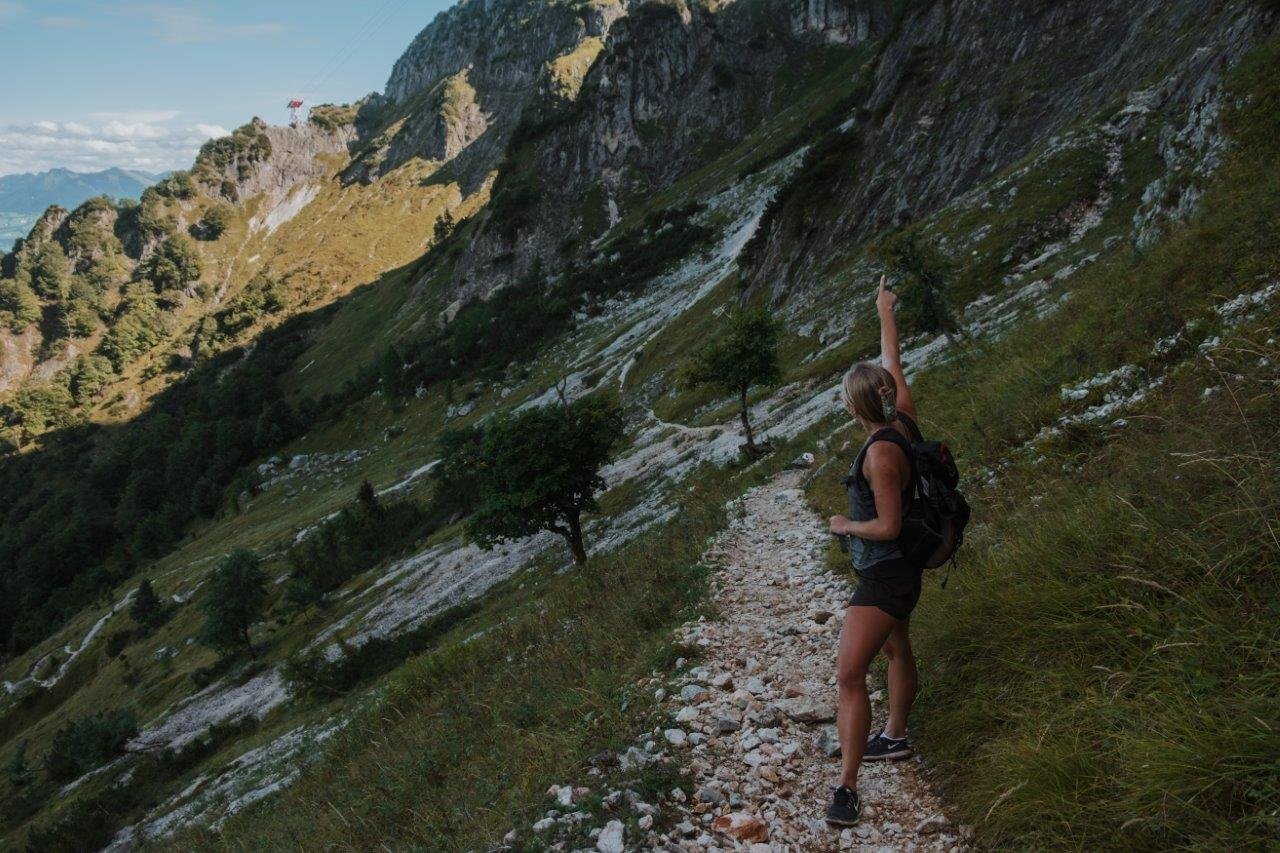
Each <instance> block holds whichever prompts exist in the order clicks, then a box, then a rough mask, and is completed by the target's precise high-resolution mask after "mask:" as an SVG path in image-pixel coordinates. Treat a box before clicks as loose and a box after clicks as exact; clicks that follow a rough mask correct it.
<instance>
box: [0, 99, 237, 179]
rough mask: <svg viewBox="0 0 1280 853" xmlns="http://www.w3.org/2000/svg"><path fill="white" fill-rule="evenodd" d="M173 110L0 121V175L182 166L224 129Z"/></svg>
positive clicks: (224, 133) (156, 168)
mask: <svg viewBox="0 0 1280 853" xmlns="http://www.w3.org/2000/svg"><path fill="white" fill-rule="evenodd" d="M179 118H180V114H179V113H178V112H176V111H173V110H138V111H135V112H116V113H95V114H93V115H92V116H89V117H88V118H87V119H86V120H85V121H62V122H58V121H51V120H43V121H36V122H31V123H29V124H14V125H0V175H7V174H12V173H14V172H42V171H44V170H46V169H52V168H55V167H63V168H67V169H71V170H73V171H77V172H90V171H98V170H100V169H106V168H110V167H111V166H119V167H120V168H124V169H139V170H142V171H146V172H163V171H168V170H170V169H181V168H187V167H189V166H190V165H191V161H192V160H194V159H195V155H196V152H197V151H198V150H199V149H200V146H201V145H202V144H204V142H205V141H206V140H209V139H213V138H215V137H219V136H226V135H227V133H228V132H229V131H228V130H227V129H226V128H224V127H221V126H219V125H216V124H209V123H204V122H190V123H188V122H182V121H179V120H178V119H179Z"/></svg>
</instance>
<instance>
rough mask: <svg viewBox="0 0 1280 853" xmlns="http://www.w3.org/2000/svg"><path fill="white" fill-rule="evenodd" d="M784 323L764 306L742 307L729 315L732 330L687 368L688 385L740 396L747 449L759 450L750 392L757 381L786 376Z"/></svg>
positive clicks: (767, 382)
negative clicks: (781, 362) (781, 354)
mask: <svg viewBox="0 0 1280 853" xmlns="http://www.w3.org/2000/svg"><path fill="white" fill-rule="evenodd" d="M780 333H781V325H780V324H779V323H778V322H777V321H776V320H774V319H773V318H772V317H770V316H769V315H768V314H767V313H766V312H764V311H763V310H756V311H739V312H738V313H736V314H734V315H733V316H732V317H731V318H730V319H729V329H728V332H727V333H726V334H725V335H724V336H723V337H722V338H721V339H720V340H718V341H713V342H712V343H710V344H708V345H707V346H706V347H704V348H703V349H702V350H701V351H700V352H699V353H698V354H697V355H696V356H694V359H693V362H692V363H691V364H690V365H689V367H688V368H687V369H686V371H685V375H684V381H685V384H686V385H687V386H688V387H697V386H700V385H712V386H715V387H718V388H721V389H723V390H725V391H728V392H730V393H733V394H736V395H737V397H738V406H739V412H738V414H739V416H740V417H741V418H742V432H743V435H745V436H746V439H747V444H746V450H747V452H748V453H750V454H753V455H754V454H756V453H758V452H759V451H760V448H758V447H757V446H756V442H755V433H754V432H753V431H752V429H751V418H750V410H749V408H748V407H747V393H748V392H749V391H750V390H751V389H752V388H753V387H755V386H757V385H773V384H776V383H777V382H778V380H779V379H781V378H782V371H781V369H780V368H779V366H778V336H779V334H780Z"/></svg>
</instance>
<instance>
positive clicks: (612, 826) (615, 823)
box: [596, 820, 626, 853]
mask: <svg viewBox="0 0 1280 853" xmlns="http://www.w3.org/2000/svg"><path fill="white" fill-rule="evenodd" d="M623 832H624V828H623V826H622V821H620V820H611V821H609V822H608V823H607V824H606V825H605V828H604V829H603V830H602V831H601V833H600V837H599V838H597V839H596V849H597V850H599V851H600V853H622V851H623V850H625V849H626V847H625V845H624V844H623Z"/></svg>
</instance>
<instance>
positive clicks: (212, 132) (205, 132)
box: [195, 124, 231, 139]
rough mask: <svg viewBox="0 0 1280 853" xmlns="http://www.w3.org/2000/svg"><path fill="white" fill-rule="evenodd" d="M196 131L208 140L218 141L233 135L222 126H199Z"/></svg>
mask: <svg viewBox="0 0 1280 853" xmlns="http://www.w3.org/2000/svg"><path fill="white" fill-rule="evenodd" d="M195 131H196V133H199V134H200V135H201V136H204V137H206V138H208V139H217V138H219V137H221V136H230V135H231V131H229V130H227V129H226V128H225V127H223V126H222V125H220V124H197V125H196V126H195Z"/></svg>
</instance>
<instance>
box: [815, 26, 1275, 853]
mask: <svg viewBox="0 0 1280 853" xmlns="http://www.w3.org/2000/svg"><path fill="white" fill-rule="evenodd" d="M1230 88H1231V93H1230V97H1229V98H1228V103H1230V104H1231V105H1232V106H1231V107H1230V108H1229V109H1228V110H1227V111H1226V114H1225V117H1224V122H1225V124H1226V126H1227V128H1228V130H1229V132H1230V134H1231V136H1232V138H1233V147H1232V148H1231V149H1230V150H1229V153H1228V155H1227V157H1226V159H1225V161H1224V164H1223V166H1222V168H1221V170H1220V172H1219V173H1218V175H1217V176H1216V177H1215V179H1214V181H1213V183H1212V185H1211V186H1210V187H1208V188H1207V192H1206V195H1205V198H1204V202H1203V206H1202V210H1201V214H1200V216H1199V217H1198V218H1197V220H1196V221H1195V222H1193V223H1191V224H1190V225H1188V226H1185V227H1181V228H1179V229H1177V230H1175V231H1173V232H1172V233H1171V234H1170V235H1169V236H1168V237H1167V238H1166V239H1165V240H1164V241H1163V242H1162V243H1161V244H1160V245H1158V246H1157V247H1155V248H1154V249H1153V250H1151V251H1149V252H1146V253H1137V252H1128V251H1123V250H1122V251H1121V252H1118V253H1113V255H1112V256H1110V257H1109V258H1108V259H1106V260H1104V261H1101V262H1100V263H1098V264H1097V265H1096V266H1095V267H1093V268H1091V269H1090V270H1088V271H1086V272H1084V273H1081V274H1079V275H1077V276H1076V277H1075V278H1074V279H1073V287H1072V296H1071V302H1070V307H1069V309H1067V310H1064V311H1063V312H1062V313H1060V314H1058V315H1055V316H1053V317H1051V318H1050V319H1048V320H1045V321H1041V322H1037V323H1033V324H1030V325H1028V326H1026V327H1024V328H1022V329H1020V330H1018V331H1016V332H1014V333H1013V334H1011V335H1010V336H1009V337H1008V338H1006V339H1005V340H1003V341H1000V342H996V343H991V342H986V343H981V344H974V345H972V346H971V347H970V349H969V351H968V352H966V353H964V354H962V355H961V357H960V358H959V359H957V361H955V362H954V363H952V364H951V365H948V366H947V367H946V368H945V369H944V370H939V371H935V372H933V373H931V374H929V375H927V376H925V377H922V379H921V381H920V382H919V383H918V384H919V389H918V391H919V393H918V399H920V401H921V411H922V414H923V416H924V420H925V422H926V427H927V431H928V432H932V433H935V434H939V435H943V436H945V437H946V438H947V439H948V440H949V441H950V442H951V443H952V446H953V447H954V448H955V449H956V450H957V451H958V452H959V453H960V455H961V461H962V464H964V465H965V467H966V468H967V470H968V471H970V472H972V473H979V472H981V471H982V469H984V468H989V467H991V466H994V465H996V464H997V463H1012V464H1011V467H1007V468H1004V469H1002V470H1000V473H999V481H998V483H997V484H996V485H995V486H994V487H991V488H975V489H974V491H973V497H974V503H975V524H974V526H973V530H972V535H971V537H970V541H969V542H968V543H967V545H966V549H965V552H964V556H963V561H962V564H961V569H960V571H959V572H958V573H957V574H956V575H955V576H954V577H953V578H952V582H951V584H950V586H949V588H948V589H947V590H946V591H940V590H937V589H936V588H930V589H928V590H927V591H926V594H925V596H924V600H923V601H922V603H921V606H920V609H919V611H918V612H917V615H916V617H915V619H914V620H913V634H914V635H915V636H916V639H917V650H918V654H919V656H920V662H921V670H922V683H923V692H922V694H921V700H920V704H919V706H918V711H917V714H916V718H915V719H914V720H913V722H912V730H913V734H914V735H915V737H916V738H917V740H918V742H919V744H920V745H921V746H922V747H923V750H924V752H925V754H926V755H927V757H928V759H929V762H930V765H931V767H932V770H933V775H934V778H935V780H936V781H937V782H938V784H939V785H941V786H942V787H943V789H944V790H945V792H946V793H947V795H948V797H949V799H950V801H951V803H952V804H953V805H954V807H955V809H956V811H957V812H958V816H959V817H960V818H961V819H962V820H964V821H967V822H971V823H974V824H976V826H977V827H978V830H979V838H980V840H981V841H982V842H983V843H984V844H986V845H987V846H991V847H996V848H1001V849H1140V850H1168V849H1229V848H1232V847H1238V848H1243V849H1265V848H1268V847H1272V848H1274V847H1275V846H1276V845H1277V844H1278V843H1280V713H1278V709H1280V604H1278V602H1280V541H1278V539H1277V535H1278V534H1280V393H1277V391H1278V386H1277V381H1278V378H1280V377H1277V374H1276V367H1275V365H1276V364H1277V363H1278V360H1280V348H1278V347H1277V344H1276V342H1275V338H1274V337H1273V336H1274V334H1275V331H1274V330H1275V329H1276V328H1277V327H1280V311H1277V310H1275V308H1274V307H1273V308H1272V309H1271V310H1270V312H1269V314H1267V315H1266V316H1264V317H1260V318H1257V319H1256V320H1255V321H1254V325H1253V326H1245V327H1241V328H1239V329H1236V330H1224V329H1222V328H1221V324H1220V320H1219V319H1218V317H1217V315H1216V314H1214V313H1213V312H1212V311H1210V310H1209V306H1210V305H1213V304H1217V303H1220V302H1222V301H1224V300H1226V299H1228V298H1230V297H1232V296H1234V295H1236V294H1239V293H1242V292H1251V291H1254V290H1257V289H1258V288H1259V287H1260V286H1262V285H1263V284H1265V283H1267V282H1268V281H1274V280H1275V278H1276V276H1277V272H1278V271H1280V229H1278V228H1277V225H1280V175H1278V174H1277V171H1276V169H1275V168H1274V166H1275V163H1276V162H1277V161H1280V133H1278V132H1277V130H1278V129H1280V43H1277V42H1272V43H1271V44H1269V45H1266V46H1264V47H1263V48H1261V49H1260V50H1258V51H1256V52H1255V53H1254V54H1253V55H1252V56H1250V57H1249V58H1248V59H1247V60H1246V61H1245V62H1244V63H1243V64H1242V65H1241V67H1240V68H1239V69H1238V70H1237V71H1236V72H1235V73H1234V74H1233V76H1232V78H1231V81H1230ZM1188 321H1199V323H1200V328H1201V334H1203V335H1204V336H1205V337H1209V336H1211V335H1214V334H1217V333H1219V332H1221V333H1222V335H1223V337H1224V339H1225V340H1224V342H1223V344H1222V345H1221V346H1219V347H1217V348H1215V349H1213V350H1212V351H1211V354H1210V355H1209V356H1208V357H1206V356H1203V355H1199V354H1197V353H1196V352H1195V347H1196V344H1197V343H1199V341H1198V340H1196V341H1192V342H1190V346H1189V349H1190V352H1189V353H1188V352H1184V353H1182V354H1181V355H1179V356H1177V357H1175V358H1169V357H1157V356H1154V355H1153V353H1152V349H1151V346H1152V342H1153V341H1154V340H1155V339H1157V338H1160V337H1162V336H1165V335H1169V334H1172V333H1174V332H1176V331H1178V329H1180V328H1182V327H1184V325H1185V324H1187V323H1188ZM1178 358H1180V359H1182V361H1180V362H1179V361H1177V359H1178ZM1125 363H1128V364H1134V365H1138V366H1140V367H1142V368H1145V369H1149V370H1151V371H1153V372H1159V373H1164V374H1166V375H1167V376H1168V381H1167V382H1166V384H1165V385H1164V386H1163V387H1162V388H1161V389H1160V390H1159V391H1158V392H1156V393H1154V394H1153V395H1152V396H1151V397H1150V398H1149V399H1148V400H1147V401H1146V402H1145V403H1144V404H1143V405H1141V406H1140V407H1138V408H1137V409H1136V410H1135V411H1133V412H1130V413H1127V414H1126V420H1127V424H1126V425H1123V426H1116V425H1112V424H1103V425H1097V426H1086V427H1079V428H1076V429H1072V430H1069V431H1067V432H1066V434H1064V435H1062V436H1061V437H1060V438H1058V439H1056V440H1054V441H1051V442H1047V443H1045V444H1043V445H1041V446H1038V447H1037V449H1036V450H1035V451H1034V452H1033V453H1024V452H1022V451H1021V448H1022V447H1023V444H1024V442H1026V441H1027V439H1029V438H1031V437H1032V436H1034V435H1035V434H1036V433H1037V432H1038V431H1039V430H1040V429H1041V428H1042V427H1044V426H1046V425H1048V424H1050V423H1052V422H1053V420H1054V419H1055V418H1056V417H1057V416H1058V415H1060V414H1061V413H1062V409H1063V402H1062V400H1061V398H1060V396H1059V389H1060V388H1061V387H1062V386H1063V385H1065V384H1070V383H1074V382H1077V381H1079V380H1080V379H1083V378H1085V377H1087V376H1090V375H1092V374H1094V373H1098V372H1102V371H1106V370H1110V369H1112V368H1115V367H1117V366H1119V365H1121V364H1125ZM1206 389H1208V393H1206ZM849 450H850V448H849V447H847V446H846V448H845V449H844V451H842V452H847V451H849ZM832 464H834V461H833V463H832ZM826 479H828V480H831V482H819V483H815V485H814V487H813V488H812V489H811V500H812V501H814V503H815V504H816V505H817V506H819V507H820V508H821V509H822V510H824V511H826V510H828V509H833V508H835V507H838V506H839V505H840V501H841V499H842V498H841V495H840V494H839V493H838V488H837V486H836V485H834V478H826ZM979 479H980V478H975V480H974V482H977V481H978V480H979Z"/></svg>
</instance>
